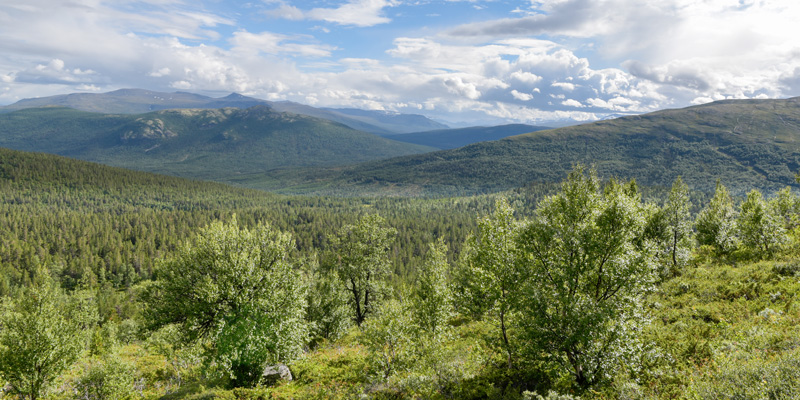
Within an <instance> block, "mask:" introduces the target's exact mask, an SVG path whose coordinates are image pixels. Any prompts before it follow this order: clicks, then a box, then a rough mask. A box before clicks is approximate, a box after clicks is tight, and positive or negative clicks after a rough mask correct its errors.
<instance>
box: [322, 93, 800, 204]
mask: <svg viewBox="0 0 800 400" xmlns="http://www.w3.org/2000/svg"><path fill="white" fill-rule="evenodd" d="M798 143H800V98H793V99H787V100H727V101H721V102H715V103H710V104H705V105H700V106H694V107H689V108H685V109H677V110H667V111H659V112H655V113H650V114H645V115H639V116H630V117H622V118H617V119H613V120H606V121H600V122H595V123H590V124H584V125H579V126H572V127H565V128H559V129H553V130H546V131H539V132H533V133H530V134H525V135H520V136H515V137H512V138H508V139H504V140H498V141H494V142H487V143H477V144H473V145H470V146H466V147H463V148H459V149H454V150H448V151H438V152H432V153H426V154H421V155H413V156H404V157H399V158H395V159H390V160H382V161H375V162H368V163H365V164H362V165H358V166H355V167H351V168H348V169H345V170H343V171H341V172H339V174H340V175H339V176H338V177H335V178H328V179H333V180H334V181H337V182H339V183H340V184H341V185H343V186H344V185H347V186H352V188H350V189H349V190H351V191H356V190H365V191H368V190H369V187H370V186H373V187H374V186H381V187H384V188H389V189H391V188H399V189H398V190H413V189H409V188H416V190H421V191H429V192H445V193H447V192H450V191H453V190H458V191H461V193H467V192H472V193H480V192H486V191H499V190H506V189H510V188H514V187H519V186H522V185H525V184H526V183H528V182H558V181H560V180H561V179H563V177H564V176H565V174H566V173H567V171H569V170H571V169H572V167H573V166H574V165H575V163H583V164H586V165H594V166H595V168H596V169H597V171H598V173H600V174H601V175H603V176H618V177H628V178H635V179H636V181H637V182H639V183H640V184H642V185H646V186H650V185H658V186H669V185H670V182H672V181H674V180H675V178H677V177H678V176H679V175H680V176H682V177H683V179H684V180H685V181H686V183H687V184H688V185H689V186H690V187H691V188H693V189H695V190H702V191H707V192H710V191H712V190H713V189H714V181H715V180H716V179H717V178H719V179H722V180H723V182H725V184H726V185H728V186H729V187H730V188H731V190H732V191H734V192H735V193H737V194H740V195H741V194H744V193H745V192H747V191H748V190H750V189H752V188H760V189H762V190H768V191H775V190H778V189H780V188H782V187H783V186H786V185H796V182H795V181H794V177H793V176H794V172H795V171H797V170H798V169H800V151H799V150H798V149H799V147H798ZM312 178H313V174H310V177H309V180H310V179H312ZM343 190H344V189H343Z"/></svg>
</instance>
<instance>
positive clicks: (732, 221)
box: [695, 180, 739, 253]
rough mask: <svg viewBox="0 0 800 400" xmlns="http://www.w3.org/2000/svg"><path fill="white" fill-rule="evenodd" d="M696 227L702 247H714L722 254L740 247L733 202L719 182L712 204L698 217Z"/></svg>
mask: <svg viewBox="0 0 800 400" xmlns="http://www.w3.org/2000/svg"><path fill="white" fill-rule="evenodd" d="M695 227H696V229H697V242H698V243H700V245H708V246H713V247H714V248H715V249H716V250H717V251H719V252H721V253H728V252H731V251H733V250H734V249H736V247H737V246H738V242H739V238H738V237H736V211H735V210H734V209H733V200H732V199H731V196H730V194H729V193H728V189H727V188H725V186H724V185H722V183H720V181H719V180H717V188H716V190H715V192H714V197H713V198H712V199H711V202H709V204H708V205H707V206H706V207H705V208H704V209H703V210H702V211H700V214H698V215H697V219H696V220H695Z"/></svg>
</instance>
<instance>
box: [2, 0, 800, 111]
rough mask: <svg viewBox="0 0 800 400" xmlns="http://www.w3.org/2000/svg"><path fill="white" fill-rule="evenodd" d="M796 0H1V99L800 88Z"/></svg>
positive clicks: (615, 95) (688, 101)
mask: <svg viewBox="0 0 800 400" xmlns="http://www.w3.org/2000/svg"><path fill="white" fill-rule="evenodd" d="M797 21H800V3H798V2H796V1H794V0H780V1H768V0H702V1H700V0H531V1H501V0H497V1H488V0H487V1H484V0H470V1H466V0H465V1H459V0H449V1H444V0H442V1H434V0H321V1H289V0H252V1H249V2H243V1H242V2H240V1H235V2H234V1H221V0H205V1H202V0H200V1H182V0H143V1H136V0H115V1H106V0H70V1H59V0H3V2H2V3H0V104H9V103H13V102H15V101H17V100H19V99H23V98H29V97H38V96H48V95H54V94H64V93H74V92H105V91H111V90H115V89H119V88H133V87H135V88H144V89H151V90H158V91H178V90H180V91H191V92H197V93H203V94H208V95H212V96H222V95H226V94H228V93H230V92H238V93H242V94H245V95H249V96H253V97H258V98H263V99H269V100H291V101H296V102H300V103H305V104H310V105H314V106H319V107H323V106H324V107H357V108H365V109H380V110H388V111H395V112H403V113H418V114H425V115H428V116H431V117H434V118H439V119H443V120H446V121H466V122H471V123H483V124H489V123H504V122H525V123H544V122H547V121H554V120H565V119H569V120H575V121H592V120H596V119H599V118H604V117H606V116H608V115H617V114H630V113H641V112H648V111H653V110H658V109H663V108H674V107H684V106H688V105H692V104H702V103H705V102H709V101H713V100H719V99H726V98H785V97H793V96H799V95H800V40H798V39H797V37H798V36H799V35H798V34H800V28H798V27H797Z"/></svg>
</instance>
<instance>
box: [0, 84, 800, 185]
mask: <svg viewBox="0 0 800 400" xmlns="http://www.w3.org/2000/svg"><path fill="white" fill-rule="evenodd" d="M49 103H57V105H56V106H48V107H40V108H29V107H33V106H42V105H44V104H49ZM253 103H256V104H255V105H254V104H253ZM65 105H69V106H71V107H73V108H82V109H91V110H94V111H98V110H101V109H102V110H109V111H113V110H116V111H115V113H114V114H100V113H96V112H95V113H91V112H86V111H78V110H76V109H72V108H64V107H63V106H65ZM176 106H181V107H191V108H185V109H177V110H175V109H170V110H160V111H151V112H147V113H144V114H133V113H135V112H137V111H142V110H145V109H147V110H149V109H153V108H160V107H164V108H173V107H176ZM221 106H225V107H228V106H230V107H229V108H217V107H221ZM195 107H198V108H199V109H198V108H195ZM231 107H237V108H231ZM244 107H249V108H244ZM12 110H17V111H12ZM282 110H292V112H281V111H282ZM4 111H6V112H4V113H0V146H2V147H8V148H13V149H18V150H26V151H38V152H47V153H54V154H59V155H65V156H69V157H74V158H79V159H84V160H89V161H96V162H101V163H104V164H109V165H114V166H122V167H126V168H131V169H137V170H144V171H152V172H160V173H166V174H171V175H177V176H183V177H191V178H199V179H208V180H217V181H222V182H228V183H237V184H239V185H244V186H249V187H255V188H261V189H268V190H275V191H282V192H287V193H318V194H319V193H324V194H337V195H351V194H359V193H371V194H386V193H403V194H409V193H411V194H419V195H426V194H432V193H435V194H444V195H449V194H469V193H481V192H492V191H499V190H506V189H512V188H516V187H520V186H524V185H527V184H530V183H552V182H559V181H561V180H562V179H563V178H564V177H565V176H566V174H567V173H568V171H569V170H570V169H572V168H573V166H574V165H575V164H577V163H582V164H585V165H592V166H594V167H595V168H596V169H597V171H598V172H599V174H600V175H601V176H603V177H606V178H608V177H611V176H616V177H619V178H623V179H627V178H635V179H636V180H637V182H639V183H641V184H643V185H647V186H665V187H668V186H669V185H671V183H672V182H673V181H674V179H675V178H676V177H677V176H678V175H681V176H682V177H683V179H684V181H686V182H687V183H688V184H689V185H690V186H691V187H692V188H693V189H695V190H701V191H712V190H713V188H714V184H715V181H716V180H717V179H720V180H721V181H722V183H724V184H725V185H727V186H728V187H729V188H731V189H732V191H734V192H735V193H739V194H741V193H743V192H744V191H747V190H749V189H752V188H759V189H763V190H767V191H774V190H777V189H779V188H781V187H783V186H786V185H792V186H795V187H797V186H798V184H797V182H796V181H795V179H794V176H795V174H796V173H797V172H798V171H800V98H792V99H784V100H726V101H720V102H715V103H709V104H705V105H700V106H694V107H688V108H684V109H675V110H664V111H659V112H654V113H650V114H645V115H638V116H626V117H621V118H616V119H611V120H603V121H598V122H594V123H589V124H584V125H578V126H569V127H564V128H558V129H544V130H542V129H543V128H542V127H536V126H528V125H506V126H498V127H473V128H466V129H446V130H441V129H440V130H426V131H425V132H416V133H408V134H400V133H397V132H394V133H386V132H388V131H387V130H386V129H384V128H382V127H381V126H383V127H389V126H391V124H392V123H397V124H405V123H406V122H403V121H411V122H408V126H413V125H414V124H417V125H418V126H419V125H426V124H427V126H430V125H431V124H430V123H433V124H436V123H435V122H432V121H430V120H427V119H424V117H421V118H423V119H420V118H419V116H408V115H396V114H388V113H379V112H371V111H360V110H338V111H337V110H329V109H318V108H313V107H309V106H304V105H300V104H296V103H268V102H264V101H262V100H257V99H252V98H249V97H245V96H240V95H235V94H233V95H230V96H227V97H223V98H219V99H213V98H210V97H205V96H200V95H195V94H190V93H174V94H169V95H168V94H164V93H158V92H148V91H142V90H128V91H117V92H111V93H106V94H102V95H81V94H75V95H65V96H55V97H52V98H47V99H30V100H23V101H20V102H18V103H16V104H14V105H12V106H8V107H6V108H5V109H4ZM123 111H125V112H124V113H123ZM312 112H313V113H316V114H318V115H320V116H327V117H330V118H334V117H333V116H339V117H342V116H347V118H350V117H353V118H351V120H350V123H351V124H355V125H357V126H359V124H361V125H362V126H363V125H369V126H372V127H373V128H374V129H375V130H383V131H382V132H383V133H382V135H385V136H386V137H388V138H391V139H396V140H388V139H387V138H385V137H381V136H378V135H375V134H371V133H365V132H361V131H358V130H356V129H353V128H352V127H351V126H347V125H345V124H343V123H340V122H338V121H335V120H333V119H322V118H317V117H312V116H308V115H307V114H308V113H312ZM304 113H305V115H304ZM366 120H369V121H371V122H370V123H367V122H365V121H366ZM392 121H395V122H392ZM413 121H416V122H413ZM426 121H429V122H430V123H429V122H426ZM380 124H383V125H380ZM522 132H524V134H520V135H517V136H511V137H507V138H504V139H503V138H502V137H505V136H508V135H514V134H518V133H522ZM373 133H377V132H374V130H373ZM495 139H500V140H495ZM487 140H492V141H487ZM475 141H480V142H479V143H474V142H475ZM469 143H472V144H469ZM464 145H465V146H464ZM461 146H463V147H461ZM435 149H448V150H442V151H433V150H435Z"/></svg>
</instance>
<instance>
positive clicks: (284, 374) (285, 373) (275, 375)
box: [261, 363, 292, 386]
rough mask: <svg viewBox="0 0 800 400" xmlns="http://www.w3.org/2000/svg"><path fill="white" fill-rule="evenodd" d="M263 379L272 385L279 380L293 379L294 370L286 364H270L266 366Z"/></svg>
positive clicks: (265, 382) (266, 383)
mask: <svg viewBox="0 0 800 400" xmlns="http://www.w3.org/2000/svg"><path fill="white" fill-rule="evenodd" d="M261 379H262V381H263V382H264V384H265V385H267V386H272V385H274V384H276V383H278V382H279V381H291V380H292V371H290V370H289V367H287V366H286V364H280V363H279V364H275V365H269V366H267V367H266V368H264V373H262V374H261Z"/></svg>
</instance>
